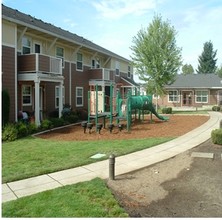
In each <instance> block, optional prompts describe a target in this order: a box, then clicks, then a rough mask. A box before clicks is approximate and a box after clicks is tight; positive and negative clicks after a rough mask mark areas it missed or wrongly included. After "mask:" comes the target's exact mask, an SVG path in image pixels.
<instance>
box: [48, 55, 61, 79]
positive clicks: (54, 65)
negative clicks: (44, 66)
mask: <svg viewBox="0 0 222 220" xmlns="http://www.w3.org/2000/svg"><path fill="white" fill-rule="evenodd" d="M50 72H51V73H53V74H59V75H62V59H60V58H57V57H50Z"/></svg>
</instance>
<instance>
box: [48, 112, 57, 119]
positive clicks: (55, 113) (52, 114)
mask: <svg viewBox="0 0 222 220" xmlns="http://www.w3.org/2000/svg"><path fill="white" fill-rule="evenodd" d="M48 116H49V118H58V117H59V110H54V111H52V112H50V113H49V115H48Z"/></svg>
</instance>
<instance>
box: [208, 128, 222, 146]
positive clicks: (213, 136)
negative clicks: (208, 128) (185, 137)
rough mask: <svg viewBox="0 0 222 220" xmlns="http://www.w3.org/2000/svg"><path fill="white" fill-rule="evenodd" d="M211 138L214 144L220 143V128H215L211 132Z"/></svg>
mask: <svg viewBox="0 0 222 220" xmlns="http://www.w3.org/2000/svg"><path fill="white" fill-rule="evenodd" d="M211 139H212V142H213V143H214V144H220V145H222V129H221V128H220V129H215V130H213V131H212V132H211Z"/></svg>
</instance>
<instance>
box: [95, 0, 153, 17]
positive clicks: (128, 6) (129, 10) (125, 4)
mask: <svg viewBox="0 0 222 220" xmlns="http://www.w3.org/2000/svg"><path fill="white" fill-rule="evenodd" d="M156 2H157V1H155V0H137V1H135V0H100V1H94V2H92V5H93V6H94V7H95V9H96V10H97V11H98V12H99V13H100V14H101V15H102V16H103V17H105V18H111V19H119V18H121V17H123V16H125V15H129V14H131V15H132V14H134V15H142V14H144V13H146V12H147V10H150V9H153V8H155V7H156Z"/></svg>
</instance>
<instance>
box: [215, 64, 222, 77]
mask: <svg viewBox="0 0 222 220" xmlns="http://www.w3.org/2000/svg"><path fill="white" fill-rule="evenodd" d="M216 74H217V75H218V76H219V77H221V78H222V64H221V65H220V67H217V70H216Z"/></svg>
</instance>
